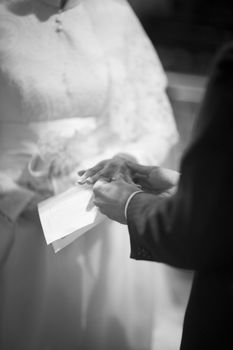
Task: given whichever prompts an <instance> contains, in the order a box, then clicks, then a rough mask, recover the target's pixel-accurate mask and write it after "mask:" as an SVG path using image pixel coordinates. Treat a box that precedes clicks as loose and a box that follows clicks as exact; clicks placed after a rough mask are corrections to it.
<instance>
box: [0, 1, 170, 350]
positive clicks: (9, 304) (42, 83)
mask: <svg viewBox="0 0 233 350" xmlns="http://www.w3.org/2000/svg"><path fill="white" fill-rule="evenodd" d="M59 3H60V2H59V1H56V0H44V1H42V0H41V1H40V0H31V1H1V2H0V179H1V186H0V213H1V215H0V229H1V235H0V241H1V240H2V247H6V249H5V250H4V252H2V251H0V253H1V254H2V256H1V259H0V262H1V291H0V348H1V349H2V350H15V349H17V350H64V349H66V350H74V349H75V350H77V349H81V350H85V349H86V350H92V349H95V350H109V349H111V350H114V349H117V350H119V349H121V350H124V349H126V350H131V349H134V350H142V349H150V348H151V336H152V333H153V329H154V317H155V314H156V310H157V300H156V298H155V295H156V294H157V293H156V290H155V289H156V288H157V287H156V283H152V281H153V280H155V281H156V276H157V275H158V274H160V266H159V265H158V264H150V263H146V262H140V263H137V262H135V261H132V260H130V259H129V238H128V233H127V228H126V227H124V226H121V225H119V224H117V223H113V222H110V221H106V222H105V223H103V224H100V225H99V226H98V228H95V229H93V230H90V232H88V234H86V235H85V236H83V237H81V238H79V239H78V240H77V241H76V242H75V243H73V244H72V245H70V246H68V247H67V248H65V249H64V250H62V251H61V252H59V253H58V254H54V252H53V250H52V248H51V247H48V246H46V243H45V239H44V237H43V233H42V230H41V226H40V222H39V219H38V213H37V210H36V205H37V203H38V202H39V201H41V200H43V199H45V198H48V197H50V196H52V195H54V194H57V193H61V192H62V191H64V190H66V189H68V188H69V187H71V186H73V184H74V181H75V180H76V176H77V171H78V169H82V168H85V167H87V166H91V165H94V164H95V163H96V162H97V161H98V160H101V159H104V158H108V157H110V156H112V155H114V154H115V153H118V152H124V153H129V154H131V155H133V156H134V157H135V158H136V159H138V160H139V161H140V162H143V163H144V164H160V163H161V162H162V161H163V160H164V159H165V157H166V155H167V153H168V151H169V149H170V147H171V146H172V145H173V144H174V143H175V142H176V140H177V131H176V127H175V123H174V120H173V116H172V111H171V108H170V105H169V102H168V100H167V97H166V94H165V88H166V78H165V75H164V72H163V70H162V67H161V64H160V62H159V59H158V57H157V55H156V53H155V51H154V49H153V47H152V45H151V43H150V41H149V39H148V38H147V36H146V34H145V33H144V31H143V29H142V28H141V25H140V23H139V22H138V20H137V18H136V17H135V15H134V14H133V12H132V10H131V9H130V7H129V6H128V4H127V3H126V2H125V1H123V0H118V1H114V0H79V1H78V0H77V1H68V2H67V4H66V5H65V7H64V9H63V11H59ZM6 231H9V232H10V233H9V234H8V235H6V234H5V232H6ZM2 232H3V233H2ZM8 240H9V242H8ZM0 244H1V242H0ZM165 285H166V283H165ZM161 298H162V296H161ZM158 322H159V321H158Z"/></svg>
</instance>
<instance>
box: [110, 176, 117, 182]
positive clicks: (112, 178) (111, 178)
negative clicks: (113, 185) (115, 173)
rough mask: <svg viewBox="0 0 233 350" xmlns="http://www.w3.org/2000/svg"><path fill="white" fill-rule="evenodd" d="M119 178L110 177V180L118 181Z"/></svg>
mask: <svg viewBox="0 0 233 350" xmlns="http://www.w3.org/2000/svg"><path fill="white" fill-rule="evenodd" d="M116 180H117V179H116V178H115V177H110V178H109V182H113V181H116Z"/></svg>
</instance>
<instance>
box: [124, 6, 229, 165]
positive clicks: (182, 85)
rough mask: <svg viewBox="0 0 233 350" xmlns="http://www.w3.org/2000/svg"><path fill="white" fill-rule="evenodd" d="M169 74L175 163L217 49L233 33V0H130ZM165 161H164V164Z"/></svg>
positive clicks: (189, 127) (173, 160)
mask: <svg viewBox="0 0 233 350" xmlns="http://www.w3.org/2000/svg"><path fill="white" fill-rule="evenodd" d="M129 2H130V4H131V6H132V7H133V9H134V10H135V12H136V14H137V16H138V17H139V19H140V21H141V23H142V24H143V27H144V29H145V30H146V32H147V34H148V36H149V37H150V39H151V41H152V43H153V44H154V46H155V48H156V51H157V53H158V55H159V57H160V60H161V62H162V64H163V67H164V69H165V71H166V73H167V76H168V94H169V97H170V100H171V103H172V106H173V110H174V114H175V118H176V122H177V126H178V130H179V133H180V142H179V144H178V145H176V147H174V149H173V150H172V152H171V155H170V157H169V159H168V162H167V163H168V164H169V166H173V167H174V168H177V167H178V166H179V162H180V157H181V154H182V152H183V151H184V149H185V147H186V146H187V143H188V142H189V139H190V134H191V132H192V128H193V123H194V121H195V118H196V116H197V114H198V109H199V107H200V101H201V98H202V96H203V92H204V89H205V85H206V80H207V76H208V74H209V71H210V68H211V62H212V59H213V56H214V55H215V53H216V52H217V51H218V50H219V49H220V48H221V47H222V46H223V45H224V44H225V43H227V42H229V41H231V40H232V38H233V2H231V1H227V0H129ZM165 165H166V164H165Z"/></svg>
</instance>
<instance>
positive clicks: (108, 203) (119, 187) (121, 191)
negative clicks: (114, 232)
mask: <svg viewBox="0 0 233 350" xmlns="http://www.w3.org/2000/svg"><path fill="white" fill-rule="evenodd" d="M136 191H138V186H136V185H135V184H131V183H130V184H129V183H127V182H125V181H124V180H123V179H122V178H119V179H116V180H114V181H112V182H108V181H106V180H104V179H100V180H98V181H97V182H96V183H95V185H94V186H93V192H94V201H93V202H94V204H95V205H96V206H97V207H98V208H99V210H100V211H101V213H103V214H104V215H106V216H108V217H109V218H110V219H111V220H115V221H118V222H119V223H121V224H126V217H125V212H124V211H125V204H126V202H127V199H128V198H129V196H130V195H131V194H132V193H133V192H136Z"/></svg>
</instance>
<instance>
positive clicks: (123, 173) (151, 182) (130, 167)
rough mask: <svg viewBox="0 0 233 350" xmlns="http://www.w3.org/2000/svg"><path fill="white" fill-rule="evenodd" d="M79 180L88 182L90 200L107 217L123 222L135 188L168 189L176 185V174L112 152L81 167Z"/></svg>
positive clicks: (160, 191)
mask: <svg viewBox="0 0 233 350" xmlns="http://www.w3.org/2000/svg"><path fill="white" fill-rule="evenodd" d="M78 174H79V175H80V176H81V177H80V180H79V183H80V184H85V183H88V184H92V185H93V193H94V204H95V205H96V206H97V207H98V208H99V209H100V211H101V212H102V213H103V214H105V215H106V216H108V217H109V218H110V219H112V220H115V221H118V222H120V223H122V224H126V218H125V215H124V209H125V204H126V202H127V199H128V198H129V196H130V195H131V194H132V193H134V192H136V191H139V190H140V189H141V190H142V191H144V192H149V193H153V194H161V193H169V192H170V191H171V190H173V189H174V186H176V184H177V181H178V179H179V174H178V173H177V172H176V171H174V170H170V169H165V168H160V167H157V166H143V165H140V164H137V163H136V162H134V161H132V160H129V159H128V158H126V157H121V156H115V157H113V158H111V159H108V160H103V161H101V162H99V163H98V164H96V165H95V166H94V167H92V168H90V169H87V170H81V171H79V173H78Z"/></svg>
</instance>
